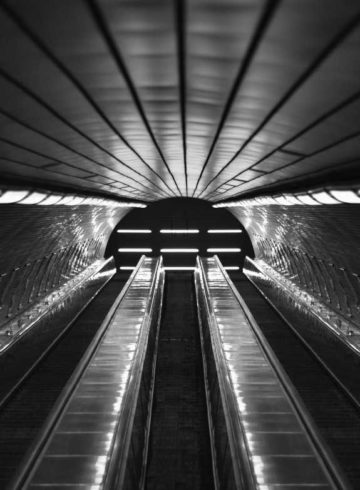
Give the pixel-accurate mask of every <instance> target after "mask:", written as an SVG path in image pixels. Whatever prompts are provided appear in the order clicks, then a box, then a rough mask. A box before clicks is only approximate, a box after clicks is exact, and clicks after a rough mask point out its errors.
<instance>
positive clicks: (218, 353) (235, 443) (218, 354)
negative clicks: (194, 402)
mask: <svg viewBox="0 0 360 490" xmlns="http://www.w3.org/2000/svg"><path fill="white" fill-rule="evenodd" d="M197 260H198V269H199V272H201V273H200V274H199V275H200V282H201V284H202V289H203V291H204V298H205V300H206V301H205V304H206V309H207V317H208V322H209V327H210V335H211V342H212V346H213V352H214V356H215V358H216V370H217V373H218V377H219V388H220V393H221V399H222V404H223V408H224V413H225V421H226V426H227V433H228V437H229V447H230V452H231V457H232V463H233V469H234V478H235V481H236V486H237V488H239V489H240V488H246V489H247V490H250V489H256V488H257V482H256V477H255V473H254V469H253V466H252V464H251V463H250V461H251V455H250V452H249V448H248V445H247V442H246V436H245V431H244V428H243V426H242V422H241V420H240V417H239V415H237V417H236V420H234V417H232V416H231V415H230V413H229V412H230V407H232V408H233V410H234V412H235V413H237V414H238V408H237V401H236V398H235V393H234V391H233V390H232V389H231V388H230V389H229V388H227V387H226V386H225V380H226V385H227V386H228V387H232V383H231V379H230V374H229V370H228V366H227V363H226V360H225V357H224V353H223V350H222V347H221V341H220V338H219V332H218V329H217V321H216V319H215V314H214V311H213V309H212V306H211V296H210V292H209V288H208V284H207V280H206V274H205V271H204V268H203V264H202V262H201V259H200V258H199V257H198V259H197ZM234 424H236V425H235V427H234ZM241 463H242V464H241ZM244 470H245V471H244ZM244 477H245V482H244ZM244 485H245V487H244Z"/></svg>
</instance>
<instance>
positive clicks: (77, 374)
mask: <svg viewBox="0 0 360 490" xmlns="http://www.w3.org/2000/svg"><path fill="white" fill-rule="evenodd" d="M144 260H145V255H142V256H141V257H140V259H139V262H138V263H137V265H136V267H135V269H134V270H133V272H132V274H131V275H130V277H129V279H128V280H127V282H126V284H125V286H124V287H123V288H122V290H121V292H120V293H119V295H118V297H117V298H116V300H115V302H114V303H113V305H112V306H111V308H110V310H109V312H108V313H107V315H106V317H105V318H104V320H103V321H102V323H101V326H100V328H99V330H98V331H97V332H96V334H95V337H94V338H93V340H92V341H91V343H90V345H89V347H88V348H87V349H86V351H85V353H84V355H83V357H82V358H81V361H80V363H79V364H78V365H77V367H76V368H75V370H74V372H73V373H72V375H71V376H70V378H69V380H68V382H67V383H66V385H65V386H64V388H63V390H62V392H61V394H60V395H59V398H58V400H57V401H56V402H55V405H54V407H53V408H52V410H51V412H50V414H49V416H48V417H47V419H46V421H45V423H44V425H43V427H42V429H41V431H40V433H39V434H38V436H37V438H36V440H35V442H34V444H33V445H32V446H31V448H30V450H29V451H28V452H27V454H26V455H25V458H24V459H23V466H22V468H21V470H20V473H19V474H18V475H17V476H16V477H15V479H14V480H13V481H12V482H11V486H10V487H9V488H10V489H11V490H18V489H25V488H26V487H27V485H28V484H29V483H30V481H31V478H32V476H33V475H34V473H35V471H36V469H37V467H38V465H39V463H40V461H41V457H42V456H43V454H44V452H45V450H46V448H47V444H48V443H49V439H50V437H51V434H52V433H53V432H54V430H55V429H56V426H57V424H58V422H59V420H60V417H61V415H62V413H63V412H64V411H65V409H66V407H67V405H68V404H69V402H70V400H71V396H72V394H73V393H74V391H75V389H76V387H77V386H78V383H79V381H80V379H81V376H82V374H83V373H84V371H85V369H86V368H87V366H88V364H89V363H90V361H91V359H92V358H93V356H94V354H95V352H96V350H97V349H98V347H99V345H100V342H101V339H102V338H103V336H104V335H105V333H106V331H107V328H108V326H109V325H110V323H111V320H112V318H113V316H114V315H115V313H116V311H117V309H118V307H119V305H120V303H121V301H122V300H123V298H124V296H125V294H126V293H127V291H128V289H129V288H130V286H131V284H132V282H133V281H134V279H135V276H136V275H137V273H138V271H139V269H140V267H141V265H142V264H143V262H144Z"/></svg>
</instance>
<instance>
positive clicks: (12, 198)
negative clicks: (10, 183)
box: [0, 187, 146, 208]
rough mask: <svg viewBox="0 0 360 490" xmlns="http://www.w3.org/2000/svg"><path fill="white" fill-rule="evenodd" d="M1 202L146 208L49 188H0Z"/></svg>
mask: <svg viewBox="0 0 360 490" xmlns="http://www.w3.org/2000/svg"><path fill="white" fill-rule="evenodd" d="M0 204H24V205H27V204H28V205H30V204H33V205H39V206H55V205H56V206H105V207H110V208H146V204H143V203H140V202H125V201H116V200H115V199H109V198H107V197H106V198H105V197H90V196H81V195H78V194H64V193H58V192H52V191H48V190H33V189H14V188H10V187H9V188H3V189H0Z"/></svg>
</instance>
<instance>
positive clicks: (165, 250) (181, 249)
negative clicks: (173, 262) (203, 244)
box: [160, 248, 199, 254]
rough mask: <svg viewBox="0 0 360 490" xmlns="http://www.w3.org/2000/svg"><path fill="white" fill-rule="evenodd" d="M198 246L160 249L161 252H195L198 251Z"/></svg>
mask: <svg viewBox="0 0 360 490" xmlns="http://www.w3.org/2000/svg"><path fill="white" fill-rule="evenodd" d="M198 251H199V249H198V248H162V249H161V250H160V252H161V253H164V254H167V253H176V254H177V253H196V252H198Z"/></svg>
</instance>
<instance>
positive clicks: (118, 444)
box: [103, 257, 162, 490]
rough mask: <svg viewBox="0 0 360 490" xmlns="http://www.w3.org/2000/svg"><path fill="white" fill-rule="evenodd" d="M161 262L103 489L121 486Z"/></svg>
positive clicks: (151, 290)
mask: <svg viewBox="0 0 360 490" xmlns="http://www.w3.org/2000/svg"><path fill="white" fill-rule="evenodd" d="M161 264H162V257H160V258H158V259H157V263H156V268H155V271H154V274H153V278H152V284H151V287H150V292H149V300H148V303H147V306H146V311H145V314H144V319H143V322H142V326H141V334H140V338H139V341H138V345H137V348H136V354H135V356H134V360H133V362H132V366H131V375H130V376H129V379H131V380H132V381H133V383H134V385H133V386H132V388H131V390H130V389H128V390H127V393H126V398H125V400H124V403H123V410H122V412H124V411H125V407H126V406H127V404H129V402H128V400H129V399H130V404H131V410H130V411H129V415H128V420H127V423H126V425H125V430H123V431H122V430H121V429H122V426H123V425H124V424H123V423H122V424H121V422H122V418H121V416H120V417H119V420H118V423H117V428H116V430H115V437H114V441H113V443H112V448H111V450H110V452H111V456H110V458H109V463H108V467H107V469H106V476H105V480H104V483H103V488H104V490H105V489H108V490H115V489H121V488H122V483H123V480H124V476H125V472H126V465H127V460H128V453H129V447H130V441H131V435H132V429H133V422H134V416H135V410H136V401H137V400H138V394H139V389H140V384H141V377H142V370H143V365H144V358H145V355H146V350H147V349H146V348H145V346H147V342H148V339H149V328H150V325H151V322H152V318H153V316H152V315H153V313H154V312H153V308H154V302H155V298H156V293H157V291H158V287H159V284H160V276H161V273H162V267H161ZM131 399H133V403H131ZM121 453H123V456H122V457H121V458H120V456H121ZM119 459H120V461H119Z"/></svg>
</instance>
